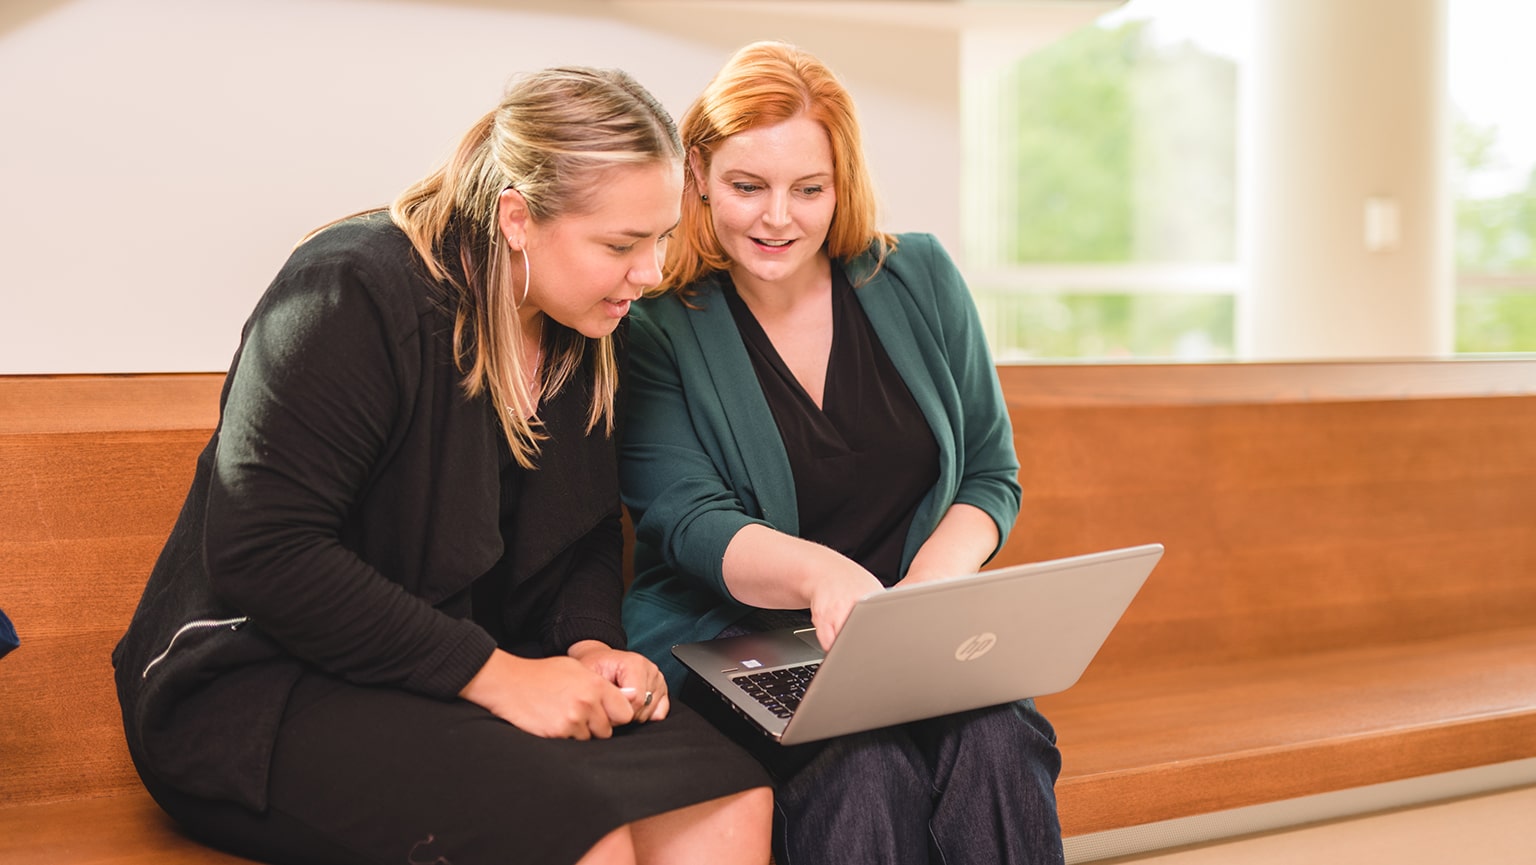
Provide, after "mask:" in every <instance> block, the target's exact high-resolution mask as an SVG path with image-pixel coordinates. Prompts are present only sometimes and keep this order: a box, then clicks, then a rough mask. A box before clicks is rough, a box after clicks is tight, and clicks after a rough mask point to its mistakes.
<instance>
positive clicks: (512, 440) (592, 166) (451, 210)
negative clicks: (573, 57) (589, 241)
mask: <svg viewBox="0 0 1536 865" xmlns="http://www.w3.org/2000/svg"><path fill="white" fill-rule="evenodd" d="M682 154H683V150H682V146H681V144H680V143H679V140H678V135H677V127H676V125H675V124H674V123H673V122H672V118H671V116H670V115H669V114H668V113H667V111H666V109H665V108H663V107H662V106H661V103H660V102H658V101H657V100H656V98H655V97H654V96H652V95H651V94H650V93H649V92H647V91H646V90H645V88H643V87H641V86H640V85H639V84H638V83H637V82H636V81H635V80H634V79H633V78H631V77H630V76H629V75H628V74H626V73H624V72H622V71H619V70H611V69H587V68H581V67H561V68H555V69H547V70H544V71H541V72H536V73H532V74H529V75H526V76H523V77H521V78H518V79H516V80H514V81H513V83H512V85H511V86H510V87H509V89H508V90H507V94H506V96H505V97H504V98H503V99H502V101H501V104H500V105H499V106H497V107H496V109H495V110H494V111H492V112H490V113H489V114H487V115H485V116H484V117H482V118H481V119H480V121H479V122H478V123H476V124H475V125H474V126H473V127H471V128H470V130H469V132H468V133H466V134H465V136H464V138H463V140H462V141H461V142H460V143H459V146H458V149H457V151H456V152H455V153H454V154H453V155H452V156H451V157H450V158H449V159H448V161H447V163H446V164H445V165H443V166H442V167H441V168H439V169H438V170H436V171H434V172H433V173H432V174H430V175H428V176H427V177H425V178H423V179H422V180H420V181H418V182H417V183H415V184H414V185H412V186H411V187H410V188H409V189H407V190H405V192H403V193H401V195H400V197H399V198H397V199H395V201H394V203H393V204H392V205H391V206H390V208H389V214H390V217H391V218H392V219H393V220H394V222H395V223H396V224H397V225H399V226H400V228H401V229H402V230H403V231H404V232H405V234H406V236H408V237H409V238H410V240H411V243H412V245H413V246H414V247H415V248H416V252H417V253H418V254H419V255H420V256H421V258H422V261H423V262H425V264H426V267H427V270H428V272H429V273H430V274H431V275H432V277H433V278H435V279H437V280H439V281H441V282H442V283H444V284H445V285H447V286H451V290H452V294H453V298H452V307H453V312H454V322H453V345H454V354H455V362H456V363H457V364H458V368H459V371H460V372H462V373H464V379H463V388H464V391H465V393H467V394H468V395H469V396H472V397H475V396H480V395H481V394H489V396H490V399H491V402H492V403H493V404H494V405H495V406H496V409H497V416H498V417H499V418H500V420H501V427H502V431H503V432H504V434H505V435H506V438H507V442H508V443H509V444H510V445H511V448H512V454H513V457H514V458H515V459H516V460H517V462H518V464H519V465H521V466H524V467H525V468H531V467H532V466H533V459H534V457H535V456H537V454H538V441H539V440H540V439H541V438H542V435H541V434H540V433H539V431H538V430H537V429H535V421H533V420H532V418H533V417H534V409H535V408H536V406H535V405H534V403H533V398H532V394H531V393H530V391H529V390H528V389H527V388H526V387H524V385H523V384H522V383H523V382H524V381H525V380H526V379H525V370H524V368H523V361H522V352H521V351H519V346H520V345H521V340H522V325H521V322H520V320H519V318H518V315H517V307H518V303H519V301H518V299H517V298H516V297H515V296H514V295H515V294H516V291H515V289H514V282H513V276H512V274H513V273H514V269H516V270H521V269H522V267H523V265H522V263H521V262H520V261H519V260H518V259H517V258H515V257H514V256H513V254H512V250H511V248H510V246H509V245H508V243H507V242H506V240H505V239H504V237H503V236H502V233H501V229H500V226H499V222H498V201H499V198H500V195H501V192H502V191H503V190H504V189H506V188H508V187H511V188H512V189H515V190H516V191H517V192H518V193H520V194H521V195H522V197H523V200H524V201H525V202H526V203H527V207H528V211H529V214H530V216H531V217H532V218H533V219H534V220H535V221H544V220H551V219H557V218H559V217H561V216H564V215H568V214H580V213H583V212H585V208H587V207H588V206H589V205H590V204H591V201H592V198H593V196H594V194H595V193H596V191H597V187H598V185H599V181H600V180H601V179H602V176H601V175H602V173H603V172H604V171H605V170H607V169H611V168H614V167H618V166H633V165H643V164H648V163H654V162H661V161H669V160H670V161H673V162H677V163H680V162H681V161H682ZM556 324H557V323H556V322H553V321H547V322H546V324H545V327H544V331H545V335H544V337H543V346H542V348H543V350H544V356H545V357H546V358H547V362H546V363H545V364H544V371H543V372H542V373H541V381H540V385H541V388H540V389H541V390H542V391H543V392H544V393H548V394H553V393H556V392H558V391H559V390H560V388H561V387H563V386H564V385H565V384H566V382H567V381H568V380H569V379H570V378H571V376H572V375H573V374H574V373H576V372H577V371H578V370H580V368H581V365H582V362H583V360H584V358H585V356H586V352H587V351H588V350H589V349H590V350H592V351H595V352H596V362H595V363H594V365H593V366H594V373H593V381H592V404H591V408H590V411H589V414H588V422H587V429H588V431H591V430H592V429H595V428H596V427H597V425H598V424H599V423H602V424H604V429H605V431H606V432H608V433H612V431H613V414H614V394H615V392H616V390H617V387H618V364H617V360H616V356H615V351H614V344H613V339H614V338H613V336H612V335H611V334H610V335H608V336H605V337H602V338H600V339H597V340H589V339H587V338H586V337H583V336H582V335H581V334H580V333H577V332H576V331H574V330H571V329H569V328H566V327H560V326H553V327H552V326H551V325H556Z"/></svg>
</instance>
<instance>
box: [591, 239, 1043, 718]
mask: <svg viewBox="0 0 1536 865" xmlns="http://www.w3.org/2000/svg"><path fill="white" fill-rule="evenodd" d="M844 266H845V268H846V271H847V275H848V279H849V281H850V282H851V283H852V284H853V285H855V286H858V288H857V289H856V291H855V296H856V297H858V299H859V301H860V303H861V305H862V306H863V308H864V311H865V313H866V314H867V315H868V316H869V320H870V322H871V324H872V325H873V326H874V330H875V333H876V334H877V336H878V337H879V339H880V342H881V345H883V346H884V347H885V350H886V352H887V353H888V354H889V355H890V357H891V360H892V362H893V363H894V364H895V365H896V369H897V370H898V371H899V372H900V374H901V377H902V380H903V381H905V382H906V385H907V388H908V389H909V390H911V392H912V396H913V397H914V398H915V399H916V400H917V404H918V406H919V407H920V408H921V409H922V412H923V416H924V417H926V418H927V420H928V425H929V427H930V428H931V429H932V431H933V436H934V439H935V440H936V441H937V443H938V448H939V479H938V482H937V483H936V484H934V486H933V488H932V489H931V490H930V491H929V493H928V495H927V496H926V497H925V498H924V500H923V501H922V503H921V505H920V506H919V508H918V510H917V513H916V516H915V518H914V519H913V521H912V528H911V531H910V532H909V534H908V536H907V540H906V545H905V548H904V551H903V555H902V565H901V567H902V572H903V573H905V572H906V569H907V567H908V566H909V565H910V564H911V562H912V557H913V555H914V554H915V553H916V552H917V549H918V547H919V546H921V545H922V543H923V541H924V540H926V539H927V538H928V536H929V535H930V534H932V532H933V530H934V528H935V527H936V526H937V525H938V523H939V520H940V519H941V518H942V517H943V516H944V514H945V512H946V511H947V510H948V509H949V507H950V506H951V505H953V504H955V503H957V502H964V503H966V504H970V505H974V506H976V507H978V508H980V509H981V510H983V511H985V512H986V513H987V514H988V515H990V516H991V517H992V519H993V520H995V521H996V523H997V531H998V536H999V538H1001V539H1004V540H1006V539H1007V536H1008V531H1009V529H1010V528H1012V526H1013V523H1014V520H1015V519H1016V518H1017V516H1018V511H1019V495H1020V488H1019V480H1018V474H1019V462H1018V458H1017V456H1016V455H1015V454H1014V450H1013V429H1012V425H1011V424H1010V423H1009V420H1008V411H1007V407H1006V406H1005V405H1004V403H1003V395H1002V389H1001V387H1000V386H999V384H998V380H997V370H996V368H995V367H994V366H993V363H992V357H991V353H990V352H989V350H988V348H987V343H986V339H985V337H984V335H983V333H982V329H981V320H980V318H979V317H978V315H977V313H976V307H975V304H974V303H973V302H972V300H971V296H970V293H969V291H968V290H967V288H966V286H965V282H964V280H963V279H962V278H961V276H960V271H959V270H958V269H957V268H956V267H955V265H954V262H953V261H951V260H950V258H949V256H948V255H947V254H946V253H945V251H944V249H943V247H941V246H940V245H939V243H938V241H937V240H936V239H934V238H933V237H932V236H931V235H927V234H907V235H901V236H900V237H899V245H898V248H897V249H896V251H894V252H892V253H891V254H890V255H889V256H888V257H887V258H886V261H885V264H884V265H883V266H881V267H879V268H878V270H877V268H876V259H875V256H874V254H873V253H872V252H866V253H864V254H862V255H859V256H857V257H855V258H854V259H852V260H851V261H849V262H847V263H846V264H845V265H844ZM872 273H873V275H872V276H871V274H872ZM727 279H729V277H728V276H727V275H726V274H724V273H716V274H714V275H712V276H709V277H706V278H705V279H703V280H701V281H700V282H699V283H698V284H697V285H696V286H695V287H696V288H697V290H698V291H697V294H696V295H695V296H694V297H693V298H692V300H691V301H690V302H691V304H692V306H693V308H690V307H689V306H688V305H687V304H685V303H684V302H683V301H682V299H680V298H679V297H678V296H677V295H676V294H668V295H665V296H663V297H657V298H652V299H648V300H644V301H641V302H640V303H638V304H636V306H635V308H634V310H633V311H632V312H631V314H630V315H631V319H632V321H631V326H630V352H629V367H628V375H627V377H626V379H625V382H624V388H625V392H624V397H623V399H622V409H621V411H622V415H623V423H622V425H621V429H622V431H623V432H622V440H621V444H620V464H619V471H620V486H621V489H622V493H623V497H624V502H625V504H626V505H627V506H628V507H629V510H630V515H631V517H632V518H633V520H634V524H635V536H636V545H635V580H634V584H633V586H632V587H631V590H630V592H629V594H628V595H627V596H626V598H625V601H624V625H625V628H626V629H627V630H628V632H629V638H630V639H629V646H630V648H631V649H633V650H635V651H638V652H641V653H642V654H644V655H646V656H647V657H649V658H650V659H651V660H652V661H654V662H655V663H656V664H657V665H658V666H660V667H661V669H662V671H663V672H664V673H665V674H666V676H667V680H668V682H669V684H670V686H671V687H672V688H674V689H676V688H678V687H679V686H680V684H681V682H682V679H683V675H684V670H683V668H682V666H681V665H680V664H679V663H678V662H677V661H676V660H675V659H673V657H672V653H671V648H672V646H674V645H676V644H678V643H682V642H690V641H693V640H699V639H708V638H710V637H713V636H715V635H716V634H718V633H719V632H720V631H721V630H723V629H724V628H725V627H727V626H728V625H730V624H731V623H733V622H735V621H737V620H738V619H740V618H741V617H742V616H744V615H746V614H747V613H748V612H749V611H750V609H751V608H750V607H747V606H744V605H742V604H739V603H737V602H736V601H735V600H734V599H733V598H732V597H731V594H730V592H729V591H728V590H727V589H726V586H725V580H724V576H723V573H722V562H723V561H724V558H725V548H726V545H728V544H729V543H730V541H731V538H732V537H734V536H735V534H736V532H737V531H739V530H740V529H741V528H742V527H743V526H746V525H748V524H750V523H760V524H762V525H766V526H768V527H770V528H773V529H776V530H778V531H781V532H784V533H786V534H791V535H795V534H798V533H799V531H800V520H799V514H798V512H797V508H796V500H795V486H794V477H793V475H792V474H791V471H790V466H789V456H788V454H787V453H786V452H785V449H784V443H783V441H782V440H781V439H780V437H779V429H778V425H777V424H776V423H775V422H774V419H773V413H772V411H771V410H770V409H769V407H768V402H767V400H766V398H765V397H764V396H763V392H762V389H761V388H760V387H759V386H758V382H757V374H756V372H755V371H754V369H753V367H752V361H751V359H750V358H749V357H748V355H747V351H746V348H745V346H744V345H743V343H742V339H741V334H740V332H739V331H738V330H737V329H736V323H735V320H734V319H733V318H732V317H731V312H730V309H729V307H728V306H727V304H726V303H725V300H724V298H723V297H722V296H721V294H720V292H721V289H722V286H723V285H725V284H726V283H725V280H727ZM999 546H1001V542H999ZM994 552H995V551H994Z"/></svg>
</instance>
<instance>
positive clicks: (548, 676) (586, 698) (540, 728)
mask: <svg viewBox="0 0 1536 865" xmlns="http://www.w3.org/2000/svg"><path fill="white" fill-rule="evenodd" d="M597 645H602V644H601V643H598V644H597ZM605 648H606V647H605ZM459 696H460V697H463V698H464V699H466V700H468V701H470V702H471V703H474V704H475V705H477V706H481V707H483V708H484V709H486V710H487V711H489V712H490V713H491V714H493V715H495V716H497V717H498V718H501V719H502V720H504V721H506V722H507V723H509V724H511V725H512V726H514V727H517V728H518V729H520V730H524V731H526V732H529V733H532V734H533V735H535V736H543V737H545V738H552V739H593V738H597V739H606V738H608V737H609V736H612V735H613V728H614V727H617V726H620V725H623V724H628V723H629V722H630V721H633V720H634V719H635V710H634V708H633V707H632V706H631V705H630V703H629V700H628V699H626V697H625V696H624V693H623V692H622V691H620V690H619V686H617V685H615V684H614V683H613V681H612V680H610V679H607V678H605V677H604V676H602V675H599V674H598V673H596V672H594V671H593V670H592V669H590V668H589V667H588V666H586V665H585V664H583V663H582V662H581V661H579V660H577V659H575V658H563V657H554V658H521V657H518V656H517V655H513V654H510V653H508V652H504V651H502V650H501V649H497V650H495V651H494V652H492V653H491V657H490V660H488V661H486V662H485V666H483V667H481V668H480V672H478V673H476V674H475V677H474V678H473V679H470V680H469V684H467V685H465V686H464V689H463V690H462V691H460V692H459Z"/></svg>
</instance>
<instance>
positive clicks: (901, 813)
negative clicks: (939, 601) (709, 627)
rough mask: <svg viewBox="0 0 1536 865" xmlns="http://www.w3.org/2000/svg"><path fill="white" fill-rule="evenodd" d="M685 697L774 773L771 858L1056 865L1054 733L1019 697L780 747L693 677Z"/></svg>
mask: <svg viewBox="0 0 1536 865" xmlns="http://www.w3.org/2000/svg"><path fill="white" fill-rule="evenodd" d="M682 697H683V699H684V701H686V702H688V703H689V704H690V705H692V706H693V707H694V708H695V709H696V710H698V711H699V713H700V714H703V715H705V716H706V717H707V718H709V719H710V720H711V721H712V722H713V723H715V725H716V726H718V727H720V728H721V729H722V730H724V731H725V732H726V733H727V735H729V736H731V737H732V738H733V739H735V740H736V741H737V742H738V743H739V744H741V745H742V746H743V747H745V748H746V749H747V750H748V751H750V752H751V753H752V755H753V756H754V757H756V758H757V759H758V761H759V762H761V763H762V764H763V766H764V767H766V768H767V769H768V771H769V773H770V774H771V775H773V778H774V810H775V815H774V827H773V828H774V839H773V847H774V857H775V859H776V861H777V862H778V865H825V863H840V865H841V863H846V865H862V863H867V865H909V863H910V865H930V863H933V865H940V863H942V865H991V863H997V865H1060V863H1062V862H1063V861H1064V854H1063V852H1062V844H1061V824H1060V822H1059V821H1058V820H1057V817H1056V791H1055V784H1056V777H1057V775H1059V774H1060V772H1061V754H1060V752H1059V751H1057V749H1056V734H1055V731H1054V730H1053V729H1052V728H1051V725H1050V723H1049V722H1048V721H1046V719H1045V717H1044V716H1043V715H1041V714H1040V713H1039V712H1038V711H1036V709H1035V706H1034V703H1033V701H1029V700H1024V701H1020V702H1017V703H1007V704H1004V705H1001V706H992V707H989V708H985V709H976V710H973V711H969V712H961V713H958V714H954V715H946V716H943V717H940V718H933V719H930V720H927V721H918V722H914V723H910V724H904V725H902V726H899V727H888V728H885V729H881V730H872V731H870V732H867V733H855V734H853V735H849V736H842V737H839V738H836V739H831V740H828V741H826V742H812V743H809V744H806V745H797V746H792V747H787V748H786V747H784V746H781V745H779V744H777V743H775V742H773V741H772V740H770V739H769V738H768V737H767V736H766V735H764V734H763V733H761V732H760V731H758V730H757V729H756V728H755V727H753V726H751V725H749V724H747V722H745V721H744V720H742V719H741V718H740V717H739V716H737V715H736V714H735V713H734V712H733V711H731V710H730V709H728V708H726V707H725V704H724V702H723V701H721V700H720V698H719V696H718V695H716V694H714V693H713V692H711V691H709V689H708V688H707V687H706V686H704V685H703V684H702V683H700V682H699V681H698V680H697V679H696V678H694V677H692V676H690V677H689V679H688V681H687V683H686V684H685V685H684V688H683V694H682Z"/></svg>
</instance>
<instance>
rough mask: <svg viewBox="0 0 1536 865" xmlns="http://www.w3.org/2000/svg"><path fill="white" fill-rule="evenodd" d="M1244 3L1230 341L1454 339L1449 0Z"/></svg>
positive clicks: (1380, 343) (1272, 350)
mask: <svg viewBox="0 0 1536 865" xmlns="http://www.w3.org/2000/svg"><path fill="white" fill-rule="evenodd" d="M1254 2H1255V4H1256V12H1257V14H1256V16H1255V49H1256V50H1255V54H1254V62H1253V64H1252V67H1251V68H1250V70H1248V78H1247V81H1246V85H1245V93H1244V96H1245V99H1244V103H1243V109H1242V110H1243V113H1244V116H1245V120H1244V121H1243V132H1244V141H1243V155H1244V160H1243V162H1244V167H1243V180H1244V182H1243V185H1242V186H1241V187H1240V188H1241V190H1242V192H1241V194H1242V197H1243V205H1242V207H1243V213H1244V220H1243V222H1244V226H1243V231H1242V237H1243V244H1242V246H1243V255H1244V258H1245V260H1246V263H1247V264H1248V266H1249V273H1250V282H1249V285H1248V286H1247V294H1246V296H1245V298H1244V299H1243V301H1242V302H1241V303H1240V305H1239V317H1238V322H1239V334H1238V338H1239V352H1240V354H1241V355H1242V356H1244V357H1249V358H1255V359H1311V358H1346V357H1428V356H1439V355H1444V354H1448V353H1450V351H1451V347H1452V342H1451V335H1452V284H1453V283H1452V267H1453V258H1452V252H1451V240H1452V238H1451V215H1450V214H1451V201H1450V195H1449V189H1448V184H1447V172H1448V166H1447V163H1448V148H1449V143H1448V142H1449V128H1448V127H1449V114H1448V108H1447V105H1448V100H1447V96H1446V83H1445V56H1446V47H1445V31H1446V26H1445V25H1446V14H1445V4H1446V0H1254Z"/></svg>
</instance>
